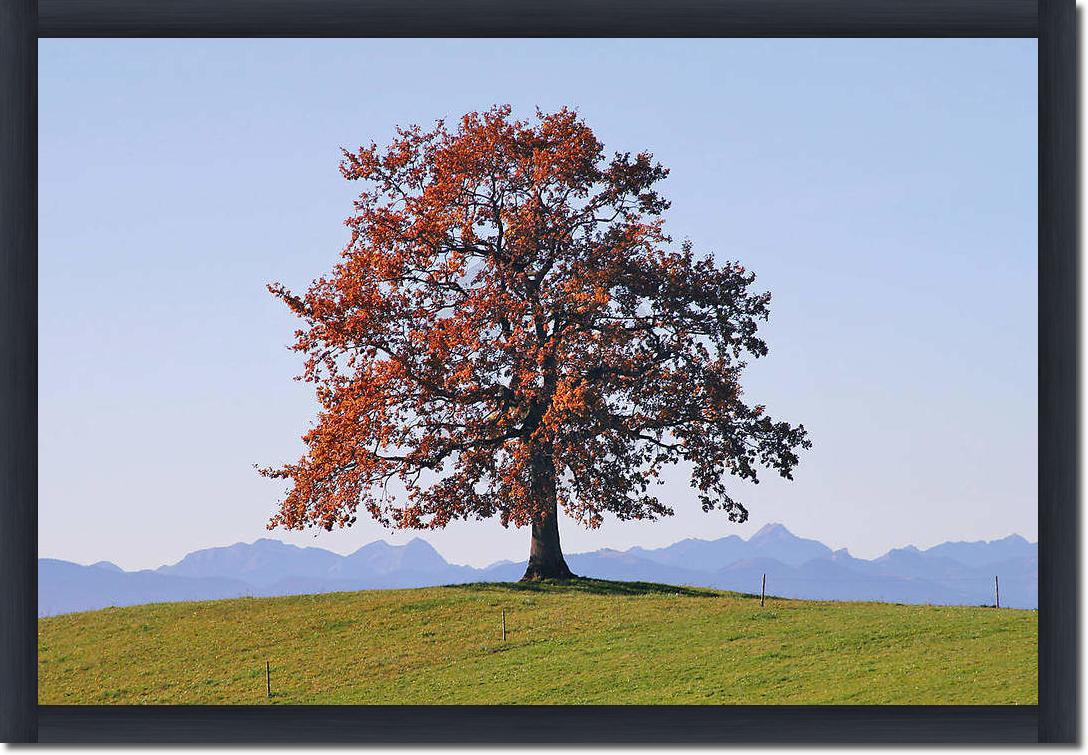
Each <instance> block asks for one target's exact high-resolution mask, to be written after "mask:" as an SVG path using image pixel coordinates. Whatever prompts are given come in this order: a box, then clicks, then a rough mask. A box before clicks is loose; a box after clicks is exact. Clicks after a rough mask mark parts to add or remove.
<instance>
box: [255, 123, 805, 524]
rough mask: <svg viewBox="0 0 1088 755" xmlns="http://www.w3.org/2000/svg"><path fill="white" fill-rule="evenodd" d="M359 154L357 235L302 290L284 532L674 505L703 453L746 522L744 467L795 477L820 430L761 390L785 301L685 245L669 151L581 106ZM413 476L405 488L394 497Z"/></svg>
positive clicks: (406, 139) (420, 133) (411, 132)
mask: <svg viewBox="0 0 1088 755" xmlns="http://www.w3.org/2000/svg"><path fill="white" fill-rule="evenodd" d="M397 134H398V135H397V138H396V139H395V140H394V141H393V142H392V143H391V144H390V145H389V146H388V147H387V148H385V149H380V148H378V147H377V146H376V145H374V144H372V145H370V146H369V147H364V148H362V149H359V150H358V151H357V152H347V151H345V152H344V160H343V163H342V164H341V171H342V173H343V175H344V176H345V178H347V179H348V180H351V181H358V182H360V183H362V184H364V186H365V189H364V191H363V192H362V193H361V194H360V195H359V198H358V200H357V201H356V202H355V213H354V214H353V215H352V217H350V218H348V220H347V221H346V222H347V225H348V226H349V227H350V229H351V241H350V243H349V244H348V245H347V247H346V248H345V250H344V252H343V255H342V256H343V259H342V261H341V262H340V263H339V264H338V265H337V266H336V267H335V269H334V270H333V272H332V273H330V274H329V275H327V276H325V277H322V278H320V279H318V280H317V281H315V282H314V283H313V284H312V285H311V287H310V289H309V290H308V291H307V292H306V293H305V294H304V295H302V296H297V295H295V294H293V293H291V292H290V291H288V290H287V289H285V288H284V287H283V286H281V285H273V286H270V287H269V288H270V290H271V291H272V293H273V294H275V295H276V296H278V297H280V298H281V299H283V300H284V301H285V302H286V303H287V305H288V306H290V308H291V309H292V310H293V311H294V312H295V313H296V314H298V316H299V317H300V318H302V319H303V320H304V322H305V327H304V328H303V329H301V330H299V331H298V332H297V333H296V336H297V339H296V342H295V344H294V347H293V348H294V349H295V350H297V351H299V352H302V353H303V354H305V355H306V366H305V371H304V374H303V376H302V377H303V378H304V379H305V380H308V381H310V382H312V383H314V385H315V387H316V392H317V398H318V400H319V401H320V404H321V411H320V414H319V416H318V422H317V424H316V426H315V427H314V428H313V429H311V430H310V431H309V432H308V433H306V435H305V436H304V440H305V443H306V445H307V447H308V450H307V451H306V453H305V455H304V456H303V457H302V458H301V459H300V460H299V461H298V462H297V463H295V464H287V465H286V466H284V467H282V468H277V469H266V470H262V473H263V474H265V475H267V476H270V477H278V478H286V479H289V480H290V481H291V483H292V486H291V488H290V491H289V492H288V494H287V496H286V498H285V499H284V500H283V501H282V504H281V507H280V510H279V511H278V512H277V513H276V515H275V516H274V517H273V518H272V520H271V522H270V524H269V526H270V527H274V526H284V527H288V528H296V529H301V528H303V527H305V526H307V525H318V526H321V527H324V528H326V529H331V528H332V527H333V526H337V525H340V526H343V525H350V524H351V523H353V522H354V521H355V518H356V513H357V509H358V507H359V506H360V504H361V505H362V506H363V507H364V508H365V509H366V510H367V511H368V512H369V513H370V515H371V516H373V517H374V518H375V519H377V520H379V521H380V522H382V523H383V524H386V525H387V526H395V527H409V528H435V527H442V526H444V525H446V524H447V523H448V522H450V521H451V520H453V519H468V518H484V517H490V516H496V515H497V516H498V517H499V518H500V519H501V521H502V523H503V525H509V524H513V525H515V526H523V525H526V524H529V523H531V522H533V521H539V520H541V519H542V518H543V517H545V516H547V515H548V513H549V511H551V512H554V511H555V506H556V504H557V503H558V505H559V506H561V507H562V509H563V510H565V511H566V512H567V514H569V515H570V516H572V517H574V518H575V519H577V520H578V521H580V522H582V523H583V524H585V525H586V526H588V527H597V526H599V525H600V524H601V522H602V518H603V515H604V514H605V513H606V512H610V513H611V514H613V515H615V516H616V517H618V518H620V519H655V518H657V517H660V516H664V515H669V514H672V513H673V512H672V510H671V509H670V508H669V507H668V506H667V505H666V504H664V503H663V502H662V501H660V500H659V499H658V498H657V497H656V496H655V495H654V494H653V492H652V489H651V487H650V483H651V482H652V481H654V480H655V479H656V478H658V476H659V473H660V471H661V469H662V468H663V467H664V466H665V465H668V464H672V463H675V462H677V461H680V460H686V461H687V462H690V464H691V469H692V472H691V482H692V486H693V488H694V489H695V490H697V491H698V494H699V498H700V501H701V503H702V507H703V509H704V510H706V511H710V510H712V509H721V510H724V511H725V512H726V514H727V515H728V516H729V518H730V519H731V520H735V521H743V520H744V519H745V518H746V517H747V512H746V511H745V509H744V507H743V506H742V505H741V504H740V503H738V502H737V501H735V500H734V499H733V498H731V497H730V495H729V493H728V492H727V489H726V485H725V481H724V480H725V478H726V477H727V473H730V474H732V475H735V476H737V477H740V478H746V479H749V480H752V481H758V479H757V467H759V466H766V467H769V468H773V469H775V470H777V471H778V472H779V473H780V474H781V475H782V476H784V477H787V478H789V477H790V475H791V472H792V470H793V469H794V467H795V465H796V464H797V462H798V458H797V449H799V448H807V447H808V446H809V445H810V444H809V442H808V440H807V437H806V433H805V429H804V427H803V426H796V427H794V426H791V425H789V424H787V423H785V422H776V421H773V420H772V419H771V418H770V417H769V416H767V414H766V413H765V411H764V408H763V407H762V406H759V405H755V406H749V405H747V404H745V403H744V402H743V401H742V398H741V395H742V392H741V386H740V383H739V378H740V376H741V372H742V370H743V368H744V366H745V362H744V360H745V359H746V358H748V357H759V356H763V355H764V354H766V353H767V347H766V345H765V344H764V342H763V341H762V340H760V338H759V337H758V336H757V323H758V321H760V320H765V319H766V317H767V314H768V302H769V301H770V294H768V293H755V292H753V291H752V290H751V284H752V282H753V280H754V276H753V275H752V274H751V273H749V272H746V271H745V269H744V268H743V267H741V266H740V265H739V264H737V263H733V262H728V263H722V264H717V263H715V261H714V259H713V258H712V256H710V255H706V256H696V255H695V254H694V252H693V251H692V248H691V245H690V244H689V243H684V244H682V245H681V246H680V247H679V249H677V248H675V247H673V246H671V240H670V239H669V238H668V237H667V236H666V235H665V233H664V230H663V225H662V220H661V215H662V212H663V211H664V210H665V209H667V207H668V202H666V201H665V200H664V199H663V198H662V197H661V196H660V195H659V194H658V193H657V191H656V190H655V188H654V187H655V184H657V183H658V182H659V181H660V180H661V179H662V178H664V177H665V176H666V174H667V171H666V169H665V168H663V167H662V166H661V165H659V164H657V163H655V162H654V161H653V157H652V155H650V154H649V153H640V154H638V155H634V156H632V155H630V154H616V155H614V156H612V157H606V155H605V153H604V150H603V148H602V145H601V144H600V142H598V141H597V139H596V137H595V136H594V134H593V132H592V131H591V130H590V129H589V127H588V126H586V125H585V123H583V122H582V121H581V120H580V118H579V117H578V116H577V114H576V113H574V112H572V111H570V110H567V109H563V110H560V111H559V112H557V113H551V114H545V113H540V112H538V113H537V115H536V118H535V119H531V120H517V119H514V118H512V117H511V113H510V108H509V107H496V108H493V109H491V110H489V111H487V112H484V113H470V114H468V115H466V116H464V117H463V118H462V119H461V120H460V122H459V123H458V124H457V125H456V127H454V128H449V127H447V126H446V125H444V124H443V123H441V122H439V123H438V124H437V126H436V127H435V128H434V129H432V130H429V131H424V130H422V129H420V128H419V127H412V128H406V129H399V130H398V131H397ZM394 478H396V479H399V480H400V482H401V483H402V486H403V488H404V490H406V494H405V495H401V496H399V497H398V496H394V495H393V494H392V493H391V492H390V491H389V490H388V482H389V481H390V480H391V479H394Z"/></svg>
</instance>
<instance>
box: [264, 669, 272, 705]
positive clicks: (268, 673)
mask: <svg viewBox="0 0 1088 755" xmlns="http://www.w3.org/2000/svg"><path fill="white" fill-rule="evenodd" d="M264 692H265V694H266V695H267V696H268V697H272V666H271V664H270V663H269V662H268V661H265V662H264Z"/></svg>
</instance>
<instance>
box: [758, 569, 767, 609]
mask: <svg viewBox="0 0 1088 755" xmlns="http://www.w3.org/2000/svg"><path fill="white" fill-rule="evenodd" d="M766 599H767V575H766V574H764V575H763V586H762V587H760V588H759V606H760V608H762V607H763V601H765V600H766Z"/></svg>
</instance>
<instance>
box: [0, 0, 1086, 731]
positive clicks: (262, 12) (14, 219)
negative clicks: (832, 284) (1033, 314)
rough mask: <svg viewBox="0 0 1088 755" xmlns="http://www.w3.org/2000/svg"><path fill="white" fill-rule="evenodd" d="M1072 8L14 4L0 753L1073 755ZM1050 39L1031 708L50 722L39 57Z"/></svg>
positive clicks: (1, 99) (3, 187) (721, 3)
mask: <svg viewBox="0 0 1088 755" xmlns="http://www.w3.org/2000/svg"><path fill="white" fill-rule="evenodd" d="M1075 13H1076V11H1075V6H1074V2H1073V0H1038V2H1035V0H911V1H910V2H907V1H905V0H671V1H670V2H665V1H664V0H308V1H307V2H305V3H299V2H293V0H41V1H40V2H35V0H0V347H2V350H3V351H2V353H3V356H2V359H0V575H2V584H0V739H2V740H4V741H7V742H36V741H40V742H137V741H138V742H213V741H218V742H241V741H246V742H460V743H467V742H477V743H487V742H511V743H538V742H628V743H634V742H681V743H683V742H686V743H710V742H812V743H827V742H897V743H898V742H1033V741H1039V742H1076V741H1077V740H1078V738H1079V728H1078V721H1077V702H1078V693H1079V690H1078V678H1077V671H1078V667H1079V656H1078V653H1079V650H1078V645H1077V634H1078V625H1077V606H1078V601H1079V591H1078V585H1077V564H1078V550H1077V549H1078V539H1077V531H1078V516H1079V515H1078V510H1077V507H1078V497H1077V472H1078V470H1077V464H1078V447H1077V413H1078V393H1077V373H1078V322H1077V317H1076V306H1077V294H1078V292H1077V271H1078V260H1077V248H1076V242H1077V223H1076V216H1075V211H1076V210H1075V207H1076V205H1075V202H1076V188H1077V187H1076V173H1075V171H1076V166H1077V159H1076V158H1077V146H1076V131H1075V128H1076V101H1075V97H1076V94H1075V78H1074V76H1075V73H1074V70H1075V56H1076V55H1075V33H1076V16H1075ZM247 36H252V37H278V36H289V37H321V36H337V37H345V36H359V37H378V36H400V37H406V36H411V37H462V36H484V37H486V36H504V37H511V36H512V37H550V36H567V37H570V36H588V37H595V36H601V37H617V36H627V37H642V36H645V37H662V36H665V37H685V36H691V37H753V36H767V37H788V36H798V37H806V36H808V37H861V36H864V37H1037V38H1038V40H1039V46H1038V53H1039V67H1038V71H1039V277H1038V285H1039V289H1038V296H1039V354H1038V360H1039V361H1038V364H1039V396H1038V409H1039V414H1038V421H1039V556H1040V563H1039V600H1040V606H1039V704H1038V705H1037V706H1021V707H1003V706H969V707H952V706H939V707H921V706H870V707H843V706H826V707H820V706H801V707H797V706H722V707H718V706H705V707H704V706H692V707H689V706H646V707H644V706H569V707H568V706H540V707H533V706H514V707H488V706H448V707H447V706H435V707H428V708H427V710H426V711H425V712H422V711H420V710H419V709H418V708H415V707H410V706H402V707H397V706H347V707H344V706H299V707H275V708H271V707H261V706H256V707H234V706H226V707H212V706H208V707H205V706H146V707H143V706H70V707H69V706H39V705H38V704H37V649H36V643H37V620H36V605H37V597H36V595H37V579H36V574H37V553H36V550H37V546H36V544H37V475H38V470H37V443H36V440H37V307H38V300H37V176H36V170H37V167H36V166H37V39H38V38H39V37H247Z"/></svg>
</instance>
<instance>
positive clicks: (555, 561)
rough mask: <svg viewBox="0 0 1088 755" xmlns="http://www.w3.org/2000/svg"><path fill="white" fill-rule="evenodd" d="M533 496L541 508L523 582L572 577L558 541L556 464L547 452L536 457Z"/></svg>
mask: <svg viewBox="0 0 1088 755" xmlns="http://www.w3.org/2000/svg"><path fill="white" fill-rule="evenodd" d="M533 496H534V497H535V498H536V499H537V502H538V507H537V510H538V511H539V512H540V513H538V514H537V516H536V517H534V519H533V538H532V540H531V541H530V545H529V565H528V566H527V567H526V569H525V575H524V576H523V577H522V578H521V581H522V582H532V581H535V580H539V579H573V578H574V574H572V573H571V570H570V569H568V568H567V562H566V561H564V560H563V549H562V548H561V547H560V545H559V510H558V507H557V506H556V501H555V467H554V466H553V465H552V460H551V457H550V456H548V455H547V454H545V453H538V454H535V455H534V457H533Z"/></svg>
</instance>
